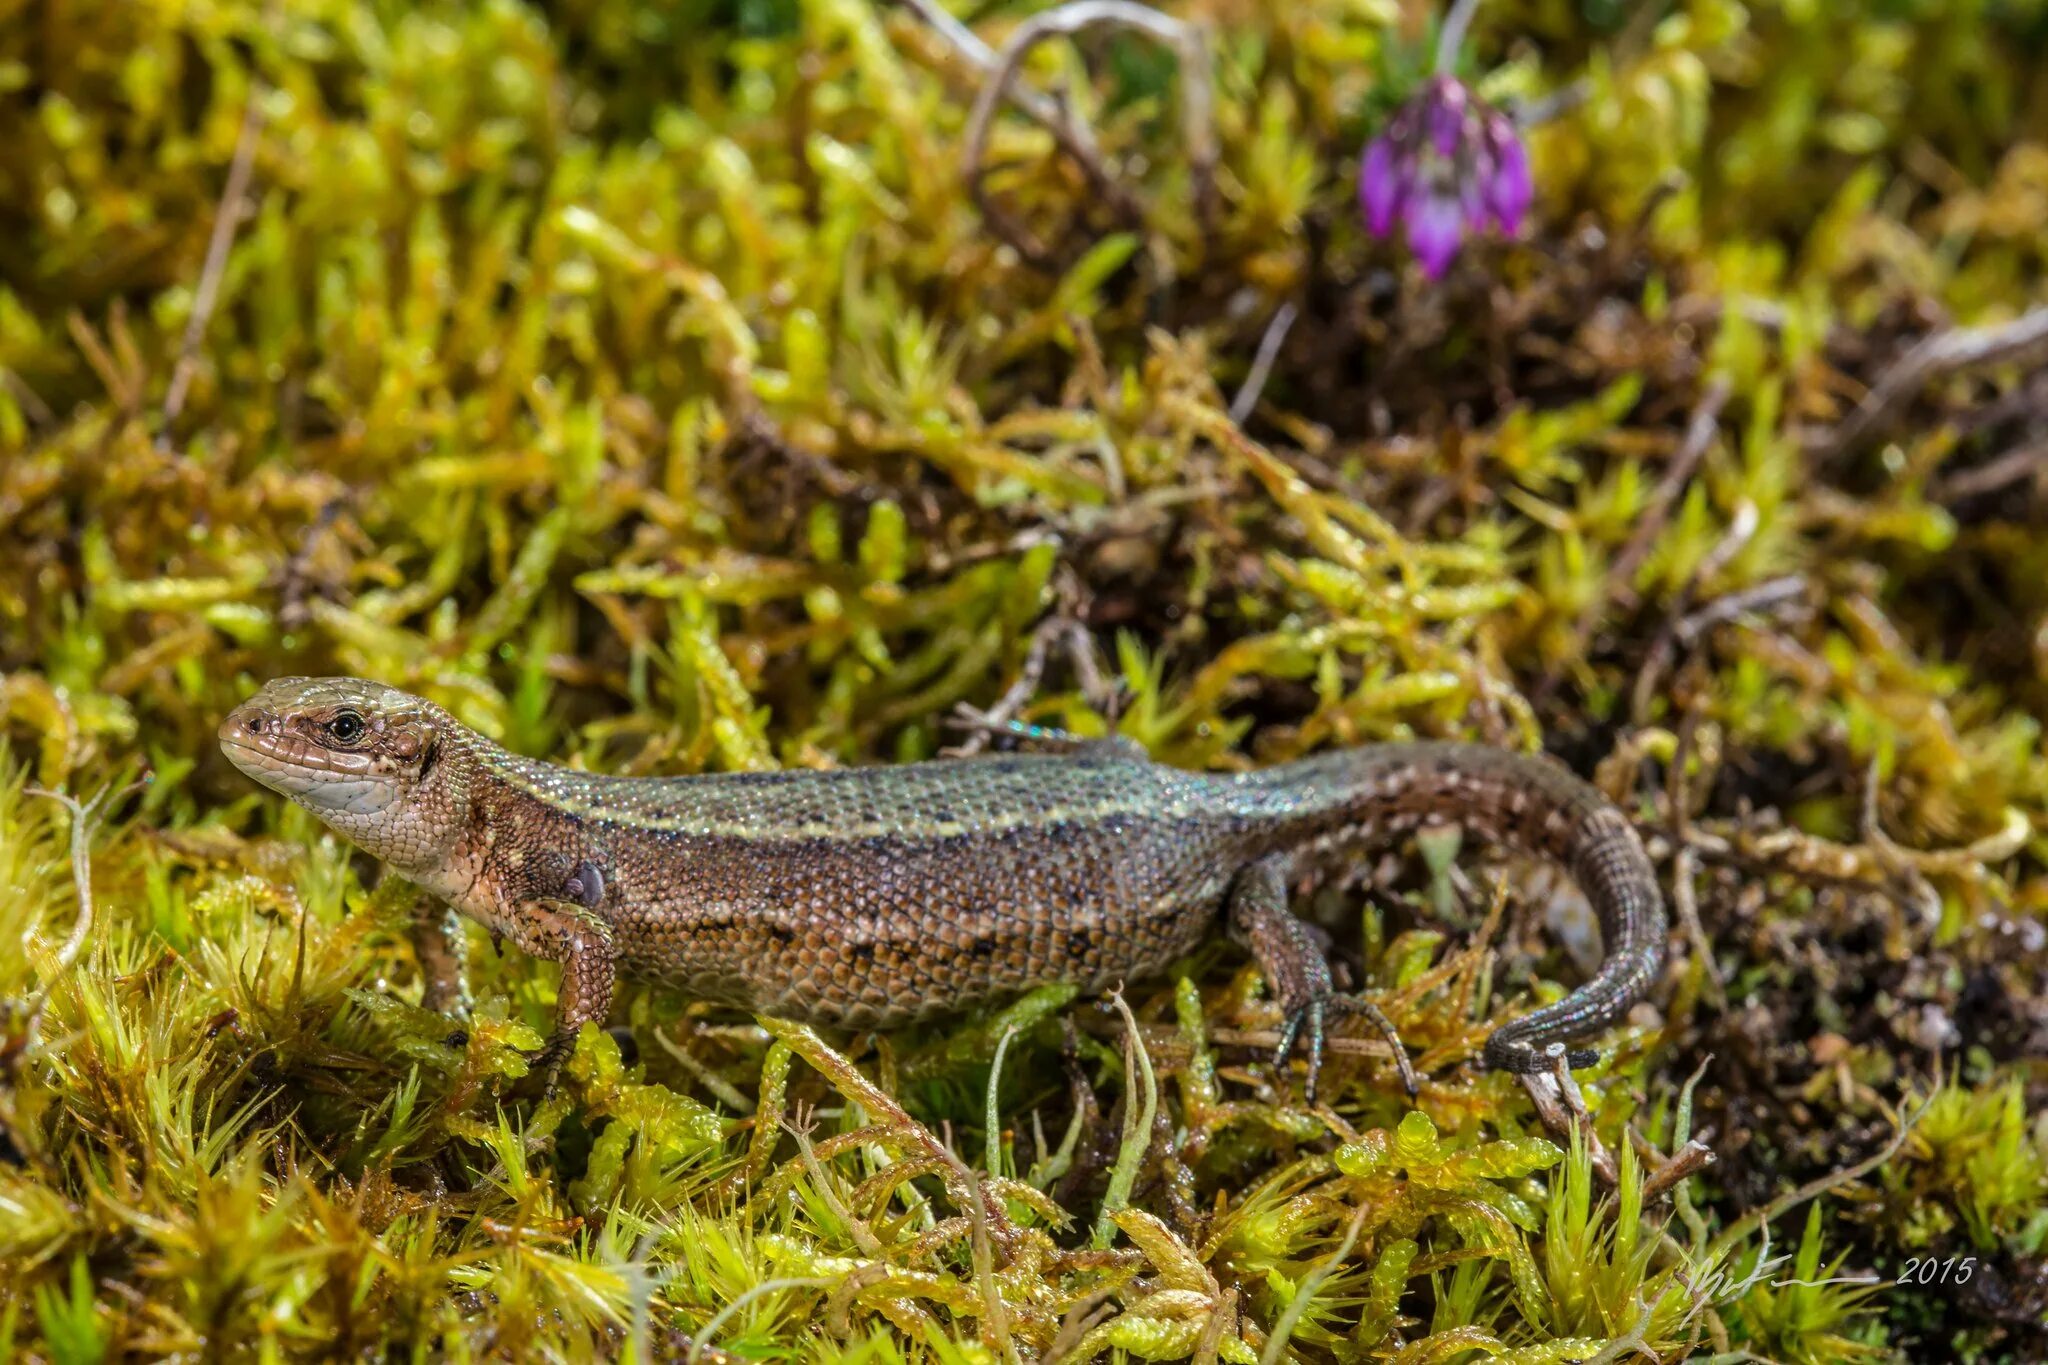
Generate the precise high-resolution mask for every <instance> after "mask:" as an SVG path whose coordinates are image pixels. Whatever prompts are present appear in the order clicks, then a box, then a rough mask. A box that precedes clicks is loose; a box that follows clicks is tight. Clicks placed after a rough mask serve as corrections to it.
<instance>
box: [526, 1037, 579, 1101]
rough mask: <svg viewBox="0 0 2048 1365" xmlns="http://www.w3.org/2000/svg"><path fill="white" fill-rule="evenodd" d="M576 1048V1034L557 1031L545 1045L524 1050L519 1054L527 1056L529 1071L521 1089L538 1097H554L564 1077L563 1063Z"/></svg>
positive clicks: (546, 1098)
mask: <svg viewBox="0 0 2048 1365" xmlns="http://www.w3.org/2000/svg"><path fill="white" fill-rule="evenodd" d="M575 1050H576V1035H575V1034H573V1033H557V1034H555V1036H554V1037H552V1038H550V1039H548V1041H547V1043H546V1044H545V1045H544V1046H542V1047H538V1048H536V1049H534V1050H533V1051H532V1052H525V1051H522V1052H521V1053H520V1054H519V1055H520V1056H522V1057H524V1058H526V1067H527V1071H526V1078H525V1079H524V1080H522V1081H521V1082H520V1083H519V1089H520V1090H521V1091H522V1092H525V1093H528V1094H531V1095H532V1096H533V1097H534V1098H536V1099H543V1100H548V1099H553V1098H554V1096H555V1091H556V1089H557V1088H558V1086H559V1083H560V1081H561V1079H562V1063H564V1062H566V1061H568V1060H569V1054H570V1053H572V1052H574V1051H575Z"/></svg>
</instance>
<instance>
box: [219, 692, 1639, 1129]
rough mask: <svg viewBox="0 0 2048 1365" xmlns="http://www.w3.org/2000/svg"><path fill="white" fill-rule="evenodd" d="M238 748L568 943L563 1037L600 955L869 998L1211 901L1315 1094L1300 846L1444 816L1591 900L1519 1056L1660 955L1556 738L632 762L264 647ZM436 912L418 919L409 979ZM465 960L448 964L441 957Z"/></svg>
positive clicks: (886, 1016)
mask: <svg viewBox="0 0 2048 1365" xmlns="http://www.w3.org/2000/svg"><path fill="white" fill-rule="evenodd" d="M220 740H221V745H222V748H223V749H224V750H225V751H226V753H227V755H228V757H229V758H230V759H231V760H232V761H233V762H234V763H235V765H236V766H237V767H239V768H240V769H241V770H242V771H243V772H245V773H247V774H248V775H249V776H251V777H253V778H255V779H256V780H257V781H258V782H261V783H262V784H263V785H265V786H267V787H270V788H272V789H273V790H276V791H278V792H281V793H283V794H284V795H286V796H288V797H290V798H291V799H293V800H294V801H297V802H298V803H299V804H301V805H303V806H305V807H307V808H308V809H309V810H311V811H313V812H314V813H315V814H317V815H318V816H320V818H321V819H323V820H324V821H326V822H327V824H328V825H330V826H331V827H333V828H334V829H335V830H336V831H337V832H338V833H340V834H342V835H344V836H345V837H347V838H349V839H351V840H353V841H354V842H355V843H356V844H358V845H359V846H361V847H362V848H363V849H364V850H365V851H367V852H369V853H371V854H373V855H375V856H376V857H378V858H381V859H383V860H384V862H385V863H386V864H388V865H389V866H390V867H391V868H392V869H393V870H394V871H396V872H397V873H399V874H400V875H402V876H404V877H406V878H408V879H410V880H412V881H414V882H416V883H418V884H419V885H420V886H422V887H424V888H426V889H427V890H428V891H430V892H432V893H433V894H435V895H437V896H439V897H442V898H443V899H445V900H446V901H447V902H448V903H449V904H450V905H452V906H454V907H455V908H456V909H458V910H460V911H462V912H463V913H464V914H467V915H469V916H470V917H472V918H474V919H476V920H477V921H479V922H480V923H482V924H483V925H485V926H486V927H487V928H489V929H490V930H491V931H492V932H493V933H495V934H501V935H503V936H504V937H506V938H509V939H511V940H512V941H513V942H514V943H516V944H518V945H519V947H521V948H522V949H524V950H526V951H527V952H529V953H534V954H536V955H539V956H542V957H547V958H551V959H553V960H555V961H558V962H560V963H561V964H562V966H563V976H562V983H563V984H562V991H561V999H560V1007H559V1017H558V1020H557V1029H556V1033H555V1036H554V1038H553V1040H552V1041H551V1042H550V1044H549V1049H548V1053H547V1060H548V1062H549V1063H550V1064H552V1063H553V1062H556V1061H559V1059H560V1058H561V1056H562V1055H563V1054H564V1053H565V1051H566V1049H567V1048H568V1047H569V1046H570V1045H571V1044H572V1043H573V1040H574V1037H575V1034H576V1030H577V1029H578V1028H579V1027H580V1026H581V1025H582V1024H583V1023H585V1022H587V1021H596V1022H598V1023H600V1024H601V1023H602V1022H603V1020H604V1018H605V1015H606V1012H607V1010H608V1009H609V1007H610V1003H611V995H612V987H613V982H614V981H615V979H616V978H617V977H618V976H619V975H626V976H631V977H636V978H651V979H657V980H662V981H668V982H673V983H674V984H676V985H678V986H681V987H682V988H684V989H685V990H687V991H689V992H691V993H692V994H695V995H698V996H701V997H704V998H706V999H711V1000H717V1001H722V1002H724V1003H727V1004H732V1005H738V1006H742V1007H744V1008H747V1009H752V1010H759V1011H762V1012H765V1013H768V1014H773V1015H780V1016H783V1017H786V1018H792V1019H800V1020H805V1021H809V1022H815V1023H824V1024H837V1025H848V1026H854V1027H874V1028H888V1027H893V1026H895V1025H899V1024H904V1023H909V1022H911V1021H914V1020H918V1019H922V1018H925V1017H927V1016H930V1015H935V1014H941V1013H949V1012H952V1011H956V1010H959V1009H961V1008H963V1007H965V1006H968V1005H972V1004H975V1003H977V1002H981V1001H987V1000H995V999H1001V998H1004V997H1008V996H1014V995H1016V994H1018V993H1020V992H1022V991H1025V990H1028V989H1029V988H1031V987H1033V986H1037V985H1041V984H1044V983H1047V982H1054V981H1066V982H1072V983H1073V984H1075V985H1077V986H1079V987H1081V988H1082V989H1083V990H1086V991H1098V990H1102V989H1104V988H1106V987H1109V986H1111V985H1114V984H1115V983H1117V982H1119V981H1123V980H1126V979H1135V978H1139V977H1144V976H1147V975H1150V974H1153V973H1156V972H1158V971H1159V970H1160V969H1162V968H1163V967H1165V966H1166V965H1167V964H1168V963H1169V962H1171V961H1173V959H1175V958H1176V957H1179V956H1180V955H1182V954H1184V953H1186V952H1188V951H1189V950H1190V949H1192V948H1194V947H1195V946H1196V945H1197V944H1198V943H1200V942H1201V941H1202V940H1203V939H1204V938H1206V937H1207V936H1208V935H1209V934H1211V933H1212V932H1213V931H1214V929H1215V927H1216V925H1217V924H1218V922H1219V920H1227V923H1228V926H1229V930H1230V932H1231V934H1232V936H1233V937H1234V938H1236V939H1237V940H1238V941H1239V942H1241V943H1243V944H1245V945H1246V946H1247V947H1249V948H1250V949H1251V951H1252V952H1253V954H1254V955H1255V956H1256V957H1257V958H1258V960H1259V963H1260V965H1261V967H1262V968H1263V969H1264V971H1265V974H1266V978H1267V981H1268V982H1269V984H1270V985H1271V986H1272V988H1273V990H1274V992H1275V994H1276V996H1277V997H1278V998H1279V1001H1280V1004H1281V1006H1282V1009H1283V1011H1284V1012H1285V1015H1286V1018H1287V1021H1288V1022H1287V1027H1286V1031H1285V1033H1284V1035H1283V1037H1284V1039H1285V1045H1283V1047H1282V1049H1281V1054H1282V1057H1283V1059H1284V1057H1285V1055H1286V1053H1287V1051H1288V1050H1290V1047H1291V1044H1292V1042H1293V1040H1294V1036H1295V1034H1296V1032H1297V1031H1298V1030H1300V1029H1301V1028H1302V1027H1303V1026H1304V1025H1305V1026H1306V1027H1307V1029H1308V1033H1309V1093H1310V1095H1311V1097H1313V1094H1314V1084H1315V1074H1316V1071H1317V1068H1318V1066H1319V1063H1320V1060H1321V1051H1322V1047H1321V1044H1322V1030H1323V1024H1324V1021H1325V1017H1326V1015H1329V1014H1334V1013H1337V1012H1341V1011H1344V1010H1358V1011H1362V1012H1366V1013H1372V1011H1370V1010H1369V1009H1367V1008H1366V1007H1364V1006H1362V1005H1361V1004H1359V1003H1358V1002H1355V1001H1351V1000H1348V999H1347V998H1345V997H1342V996H1338V995H1335V994H1334V993H1333V992H1332V989H1331V983H1330V974H1329V969H1328V966H1327V965H1326V964H1325V962H1324V960H1323V957H1322V954H1321V952H1320V951H1319V950H1318V949H1317V947H1316V946H1315V943H1314V941H1313V939H1312V937H1311V936H1310V935H1309V933H1308V932H1307V930H1306V927H1305V926H1304V925H1303V924H1302V923H1301V922H1300V921H1299V920H1297V919H1295V918H1294V917H1293V916H1292V915H1291V914H1289V913H1288V912H1287V909H1286V903H1285V887H1286V880H1287V874H1288V872H1289V870H1290V869H1291V868H1292V867H1293V866H1294V864H1295V863H1296V861H1297V860H1299V859H1303V858H1313V857H1317V856H1318V855H1327V854H1328V853H1329V852H1331V851H1332V850H1336V849H1357V848H1363V847H1368V846H1371V845H1375V844H1384V843H1386V842H1388V841H1390V840H1394V839H1397V838H1399V837H1401V836H1403V835H1405V834H1408V833H1410V832H1411V831H1413V830H1415V829H1418V828H1421V827H1425V826H1432V825H1462V826H1464V827H1465V828H1466V829H1468V830H1471V831H1473V832H1475V833H1477V834H1479V835H1482V836H1484V837H1485V838H1487V839H1490V840H1492V841H1494V842H1497V843H1501V844H1505V845H1507V846H1509V847H1512V848H1515V849H1519V850H1521V851H1523V852H1527V853H1532V854H1536V855H1539V856H1543V857H1547V858H1550V859H1552V860H1554V861H1556V862H1558V863H1560V864H1562V865H1564V866H1565V867H1566V868H1568V869H1569V870H1570V871H1571V873H1572V875H1573V876H1574V877H1575V878H1576V879H1577V881H1578V882H1579V885H1580V886H1581V887H1582V888H1583V889H1584V891H1585V893H1586V895H1587V896H1588V898H1589V899H1590V900H1591V901H1592V904H1593V907H1594V909H1595V910H1596V912H1597V913H1598V915H1599V919H1600V924H1601V929H1602V931H1603V933H1604V935H1605V940H1606V945H1607V957H1606V960H1605V962H1604V963H1603V964H1602V966H1601V968H1600V970H1599V972H1598V973H1597V974H1596V975H1595V976H1594V978H1593V979H1592V980H1591V981H1588V982H1587V983H1586V984H1585V985H1583V986H1581V987H1580V988H1579V989H1578V990H1576V991H1574V992H1573V993H1572V994H1571V995H1569V996H1567V997H1566V998H1565V999H1563V1000H1561V1001H1559V1002H1557V1003H1556V1004H1553V1005H1550V1006H1547V1007H1545V1008H1543V1009H1539V1010H1537V1011H1535V1012H1534V1013H1531V1014H1529V1015H1526V1016H1524V1017H1523V1018H1521V1019H1518V1020H1516V1021H1514V1022H1512V1023H1510V1024H1507V1025H1506V1026H1504V1027H1502V1028H1500V1029H1498V1030H1496V1031H1495V1032H1494V1034H1493V1035H1492V1037H1490V1038H1489V1039H1488V1040H1487V1043H1486V1054H1485V1055H1486V1061H1487V1064H1488V1065H1490V1066H1493V1067H1496V1068H1500V1069H1504V1070H1508V1071H1516V1072H1530V1071H1543V1070H1548V1069H1550V1068H1552V1067H1554V1066H1555V1065H1556V1062H1557V1060H1558V1058H1559V1057H1560V1056H1563V1057H1564V1059H1565V1060H1566V1061H1567V1062H1568V1064H1569V1065H1572V1066H1583V1065H1587V1064H1589V1063H1590V1062H1592V1061H1593V1060H1594V1058H1595V1056H1596V1055H1597V1054H1595V1053H1592V1052H1588V1051H1570V1052H1565V1051H1564V1050H1563V1048H1562V1044H1563V1043H1564V1042H1566V1041H1567V1040H1572V1039H1578V1038H1582V1037H1585V1036H1586V1035H1588V1034H1591V1033H1595V1032H1597V1031H1599V1030H1601V1029H1604V1028H1606V1027H1607V1026H1608V1025H1610V1024H1612V1023H1614V1022H1615V1021H1616V1020H1618V1019H1620V1018H1621V1017H1622V1015H1623V1014H1624V1013H1625V1012H1626V1011H1627V1010H1628V1007H1629V1006H1630V1005H1631V1004H1632V1003H1634V1001H1636V1000H1637V999H1638V998H1640V997H1641V996H1642V994H1643V993H1644V991H1646V990H1647V989H1648V988H1649V986H1650V983H1651V981H1652V980H1653V979H1654V978H1655V976H1656V974H1657V971H1658V968H1659V966H1660V964H1661V962H1662V957H1663V950H1664V939H1665V928H1666V922H1665V916H1664V906H1663V901H1662V899H1661V897H1660V896H1659V894H1658V890H1657V883H1656V878H1655V875H1654V874H1653V872H1652V870H1651V867H1650V862H1649V859H1648V857H1647V856H1646V855H1645V854H1644V852H1643V847H1642V844H1641V842H1640V841H1639V840H1638V839H1637V838H1636V835H1635V832H1634V831H1633V830H1632V829H1631V828H1630V826H1629V823H1628V821H1627V820H1626V819H1625V818H1624V817H1623V816H1622V814H1621V812H1619V811H1618V810H1616V809H1615V808H1614V806H1613V805H1612V804H1610V803H1609V802H1608V801H1607V800H1606V799H1605V798H1604V797H1602V796H1601V795H1600V794H1599V793H1598V792H1597V791H1595V790H1594V789H1593V788H1591V787H1589V786H1587V785H1586V784H1585V783H1583V782H1581V781H1579V780H1578V779H1577V778H1576V777H1573V776H1572V775H1571V774H1569V773H1567V772H1565V771H1564V770H1563V769H1561V768H1559V767H1556V766H1555V765H1553V764H1551V763H1549V762H1547V761H1545V760H1542V759H1537V758H1531V757H1527V756H1523V755H1519V754H1512V753H1508V752H1505V751H1502V750H1496V749H1488V748H1483V747H1478V746H1474V745H1463V744H1441V743H1424V744H1388V745H1377V746H1372V747H1367V748H1360V749H1352V750H1345V751H1339V752H1334V753H1327V754H1320V755H1317V756H1315V757H1311V758H1307V759H1303V760H1301V761H1300V762H1296V763H1290V764H1286V765H1283V766H1280V767H1276V768H1271V769H1268V770H1266V771H1263V772H1255V773H1246V774H1239V775H1231V776H1216V775H1208V774H1201V773H1189V772H1182V771H1180V770H1177V769H1174V768H1168V767H1164V766H1161V765H1159V764H1155V763H1152V762H1150V761H1149V760H1147V759H1146V758H1145V756H1144V755H1143V753H1142V752H1140V751H1139V750H1138V749H1137V748H1136V747H1135V746H1132V745H1129V744H1127V743H1124V742H1121V741H1099V742H1092V743H1083V744H1079V745H1074V746H1070V748H1069V750H1068V751H1067V752H1059V753H1022V754H1009V755H1001V756H995V757H985V758H972V759H957V760H950V761H939V762H933V763H913V764H907V765H903V766H898V767H882V768H848V769H840V770H837V771H827V772H779V773H734V774H714V775H706V776H699V777H678V778H622V777H607V776H599V775H595V774H590V773H582V772H575V771H572V770H570V769H568V768H562V767H557V766H555V765H553V764H548V763H542V762H539V761H536V760H534V759H529V758H522V757H520V756H518V755H516V754H512V753H508V752H507V751H506V750H504V749H503V748H501V747H499V746H498V745H496V744H493V743H492V742H490V741H489V740H487V739H485V738H484V737H483V736H481V735H478V734H477V733H475V732H474V731H472V730H470V729H468V728H467V727H465V726H463V725H461V724H459V723H458V722H457V721H456V720H455V719H454V718H453V717H452V716H450V715H449V714H448V713H447V712H446V711H443V710H442V709H441V708H440V707H438V706H435V705H434V704H433V703H431V702H427V701H424V700H421V699H420V698H418V697H414V696H411V695H408V694H407V693H404V692H400V691H398V690H396V689H395V688H390V687H385V686H382V685H381V684H378V683H372V682H364V681H361V680H359V679H353V678H318V679H305V678H284V679H279V680H278V681H276V682H273V683H271V684H269V685H268V686H266V687H265V688H264V689H263V690H262V691H260V692H258V693H257V694H256V696H254V697H252V698H251V699H250V700H249V701H248V702H247V703H245V704H244V705H242V706H241V707H239V708H238V709H237V710H236V711H235V712H234V713H233V714H231V715H230V716H228V717H227V719H226V720H224V721H223V722H222V723H221V726H220ZM458 946H459V945H458V941H453V940H451V938H450V935H449V934H448V933H447V931H446V928H445V920H436V919H429V920H427V921H424V922H423V926H422V935H421V962H422V965H423V967H424V968H426V969H427V972H428V975H429V979H430V987H429V998H430V1002H431V1003H433V1004H435V1005H437V1006H446V1005H448V1004H451V1003H453V1002H454V1001H455V1000H456V999H458V998H459V981H456V982H451V981H450V980H449V979H448V978H449V975H450V973H451V971H457V970H459V962H460V958H459V954H458V953H457V952H456V948H457V947H458ZM450 963H453V964H456V965H455V967H452V968H451V967H450V966H449V965H448V964H450Z"/></svg>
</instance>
